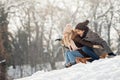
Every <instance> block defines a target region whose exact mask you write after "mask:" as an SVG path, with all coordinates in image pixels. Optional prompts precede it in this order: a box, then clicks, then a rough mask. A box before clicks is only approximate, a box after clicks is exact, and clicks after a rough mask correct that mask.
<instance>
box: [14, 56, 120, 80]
mask: <svg viewBox="0 0 120 80" xmlns="http://www.w3.org/2000/svg"><path fill="white" fill-rule="evenodd" d="M15 80H120V56H116V57H114V58H106V59H100V60H96V61H94V62H92V63H87V64H82V63H79V64H76V65H74V66H72V67H70V68H64V69H60V70H53V71H49V72H44V71H38V72H36V73H34V74H33V75H32V76H29V77H25V78H21V79H15Z"/></svg>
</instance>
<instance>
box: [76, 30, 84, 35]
mask: <svg viewBox="0 0 120 80" xmlns="http://www.w3.org/2000/svg"><path fill="white" fill-rule="evenodd" d="M75 31H76V32H77V34H79V35H80V36H81V37H82V36H83V34H84V30H79V29H75Z"/></svg>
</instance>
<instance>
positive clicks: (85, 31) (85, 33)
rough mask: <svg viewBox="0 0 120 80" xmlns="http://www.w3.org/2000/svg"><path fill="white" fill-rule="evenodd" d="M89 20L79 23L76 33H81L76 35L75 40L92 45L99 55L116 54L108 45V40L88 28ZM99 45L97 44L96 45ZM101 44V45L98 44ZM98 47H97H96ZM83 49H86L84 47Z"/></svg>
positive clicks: (88, 45)
mask: <svg viewBox="0 0 120 80" xmlns="http://www.w3.org/2000/svg"><path fill="white" fill-rule="evenodd" d="M88 23H89V21H88V20H86V21H85V22H83V23H78V24H77V25H76V27H75V31H76V33H77V34H78V35H79V37H78V36H74V38H73V40H74V41H75V42H78V43H81V44H83V45H86V46H87V47H91V48H93V49H94V51H95V53H96V54H97V55H99V56H100V55H102V54H106V53H107V54H108V55H109V56H116V55H115V54H114V53H113V52H112V50H111V49H110V47H109V46H108V45H107V43H106V41H105V40H103V39H102V38H101V37H100V36H99V35H98V34H97V33H95V32H93V31H91V30H90V29H89V28H88V26H87V25H88ZM96 45H97V46H96ZM98 45H100V46H98ZM95 47H96V48H95ZM83 51H85V50H84V49H83Z"/></svg>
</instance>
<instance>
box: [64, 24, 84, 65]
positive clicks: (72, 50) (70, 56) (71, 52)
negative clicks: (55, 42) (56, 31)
mask: <svg viewBox="0 0 120 80" xmlns="http://www.w3.org/2000/svg"><path fill="white" fill-rule="evenodd" d="M72 34H73V30H72V27H71V25H66V27H65V29H64V32H63V39H62V44H63V45H64V46H65V47H67V48H68V50H67V52H66V53H65V60H66V63H65V67H70V66H72V65H74V64H76V61H75V59H76V57H80V58H82V57H83V55H82V54H80V53H79V51H78V49H79V48H78V47H77V46H76V45H75V43H74V41H73V40H72V39H71V36H72Z"/></svg>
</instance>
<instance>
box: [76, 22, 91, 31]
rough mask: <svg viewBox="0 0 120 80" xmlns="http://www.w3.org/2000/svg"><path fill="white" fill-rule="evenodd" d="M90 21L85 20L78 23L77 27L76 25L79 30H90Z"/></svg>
mask: <svg viewBox="0 0 120 80" xmlns="http://www.w3.org/2000/svg"><path fill="white" fill-rule="evenodd" d="M88 23H89V21H88V20H86V21H85V22H82V23H78V24H77V25H76V27H75V29H78V30H84V31H86V30H87V31H88V29H89V28H88V27H87V25H88Z"/></svg>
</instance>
